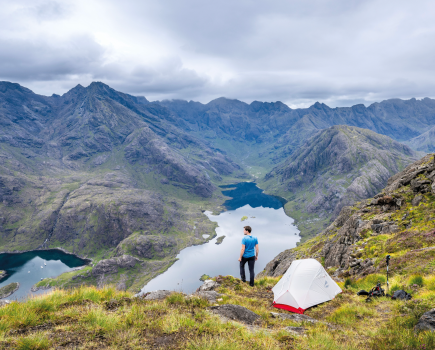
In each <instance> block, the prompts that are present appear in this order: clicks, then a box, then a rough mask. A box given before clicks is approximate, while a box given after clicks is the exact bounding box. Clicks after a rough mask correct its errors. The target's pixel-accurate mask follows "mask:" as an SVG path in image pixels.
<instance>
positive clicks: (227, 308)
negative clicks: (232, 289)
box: [210, 304, 260, 325]
mask: <svg viewBox="0 0 435 350" xmlns="http://www.w3.org/2000/svg"><path fill="white" fill-rule="evenodd" d="M210 311H211V312H213V313H214V314H217V315H219V316H221V317H223V318H225V319H229V320H233V321H239V322H242V323H245V324H248V325H252V324H254V322H255V321H257V320H258V319H259V318H260V316H259V315H257V314H256V313H255V312H252V311H251V310H249V309H247V308H246V307H243V306H240V305H231V304H225V305H219V306H212V307H210Z"/></svg>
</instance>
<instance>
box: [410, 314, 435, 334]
mask: <svg viewBox="0 0 435 350" xmlns="http://www.w3.org/2000/svg"><path fill="white" fill-rule="evenodd" d="M414 331H415V332H421V331H431V332H433V331H435V309H432V310H429V311H427V312H425V313H424V314H423V315H422V316H421V317H420V319H419V320H418V323H417V324H416V325H415V327H414Z"/></svg>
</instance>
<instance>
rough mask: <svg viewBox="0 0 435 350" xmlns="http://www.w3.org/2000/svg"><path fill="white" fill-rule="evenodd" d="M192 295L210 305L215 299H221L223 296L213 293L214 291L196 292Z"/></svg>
mask: <svg viewBox="0 0 435 350" xmlns="http://www.w3.org/2000/svg"><path fill="white" fill-rule="evenodd" d="M192 295H195V296H197V297H200V298H203V299H207V300H208V301H209V302H211V303H215V302H216V299H217V298H219V297H221V296H222V295H223V294H220V293H218V292H215V291H214V290H210V291H200V292H196V293H194V294H192Z"/></svg>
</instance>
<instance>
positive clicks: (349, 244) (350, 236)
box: [261, 155, 435, 276]
mask: <svg viewBox="0 0 435 350" xmlns="http://www.w3.org/2000/svg"><path fill="white" fill-rule="evenodd" d="M434 184H435V162H434V155H427V156H425V157H424V158H422V159H420V160H419V161H417V162H415V163H413V164H411V165H410V166H408V167H407V168H406V169H405V170H404V171H402V172H400V173H398V174H396V175H394V176H393V177H391V178H390V179H389V180H388V184H387V186H386V187H385V189H384V190H383V191H382V192H381V193H378V194H377V195H375V196H374V197H373V198H371V199H367V200H364V201H362V202H360V203H359V204H358V206H357V207H354V208H349V207H345V208H343V209H342V211H341V213H340V215H339V216H338V217H337V219H336V220H334V222H333V223H332V224H331V225H330V226H329V227H328V228H327V229H326V230H324V231H323V232H322V233H320V235H322V236H324V237H325V239H324V240H322V241H321V242H320V243H319V244H318V245H317V246H313V247H312V248H311V250H310V252H311V254H308V255H307V256H304V257H305V258H307V257H312V258H317V259H321V258H324V266H325V267H327V268H329V267H337V268H338V270H336V272H335V275H336V276H337V275H340V274H341V273H342V272H343V271H345V270H346V274H347V275H350V276H364V275H367V274H370V273H373V272H375V269H374V267H373V261H372V260H371V259H364V260H363V259H361V256H362V255H361V253H360V252H359V249H358V248H357V247H356V246H355V243H357V242H358V241H360V240H361V239H362V237H363V236H364V235H366V234H367V233H368V232H370V233H371V235H379V234H389V233H394V232H397V231H399V226H398V224H397V223H396V222H395V221H391V220H390V219H389V218H390V215H389V214H390V213H392V212H394V211H396V210H398V209H399V208H401V207H402V205H403V204H404V198H403V197H402V195H401V194H400V191H399V192H397V190H398V189H400V188H401V187H403V186H409V189H410V190H412V191H413V193H414V199H413V202H414V203H415V204H417V202H416V200H415V199H416V198H420V197H421V195H420V194H422V193H427V192H429V191H431V192H432V193H434V194H435V185H434ZM419 200H421V198H420V199H419ZM371 212H373V213H374V214H375V215H374V218H373V219H371V220H363V215H364V214H366V213H371ZM406 215H407V214H406ZM406 215H405V217H404V218H403V219H404V220H405V219H406ZM405 223H406V221H405ZM409 224H410V225H411V223H409ZM405 228H406V227H405ZM310 252H309V253H310ZM391 252H393V250H392V251H391ZM304 257H302V258H304ZM297 258H298V259H299V258H301V256H299V255H297V253H296V252H295V251H294V250H292V249H289V250H286V251H284V252H282V253H280V254H279V255H278V256H277V257H276V258H275V259H273V260H272V261H271V262H269V264H268V265H267V266H266V269H265V271H263V272H262V273H261V275H262V276H279V275H282V274H283V273H284V272H285V271H286V270H287V268H288V266H290V263H291V261H293V260H294V259H297Z"/></svg>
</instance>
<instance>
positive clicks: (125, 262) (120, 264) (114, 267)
mask: <svg viewBox="0 0 435 350" xmlns="http://www.w3.org/2000/svg"><path fill="white" fill-rule="evenodd" d="M136 264H140V260H138V259H136V258H133V257H132V256H130V255H123V256H121V257H119V258H112V259H104V260H101V261H99V262H98V264H97V265H95V266H94V268H93V269H92V276H94V277H98V276H101V275H103V274H106V275H107V274H109V275H110V274H115V273H118V269H119V268H124V269H131V268H134V267H135V266H136Z"/></svg>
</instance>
